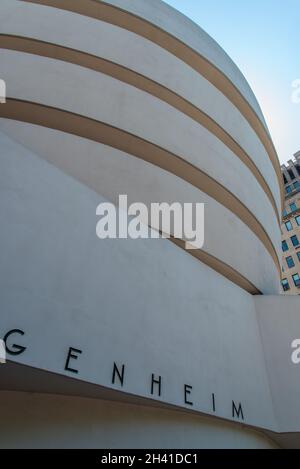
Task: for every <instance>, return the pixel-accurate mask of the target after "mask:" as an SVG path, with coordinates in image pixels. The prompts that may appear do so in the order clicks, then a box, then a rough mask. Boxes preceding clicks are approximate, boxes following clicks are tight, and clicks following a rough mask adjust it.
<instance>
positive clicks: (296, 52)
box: [165, 0, 300, 163]
mask: <svg viewBox="0 0 300 469" xmlns="http://www.w3.org/2000/svg"><path fill="white" fill-rule="evenodd" d="M165 1H166V3H168V4H169V5H171V6H173V7H174V8H176V9H177V10H179V11H181V12H182V13H184V14H185V15H186V16H188V17H189V18H191V19H192V20H193V21H195V22H196V23H197V24H199V25H200V26H201V27H202V28H203V29H204V30H205V31H206V32H207V33H208V34H210V35H211V36H212V37H213V38H214V39H215V40H216V41H217V42H218V43H219V44H220V46H221V47H223V49H225V51H226V52H227V53H228V54H229V55H230V57H231V58H232V59H233V60H234V62H235V63H236V64H237V65H238V66H239V68H240V69H241V71H242V72H243V74H244V75H245V77H246V79H247V80H248V82H249V84H250V86H251V87H252V89H253V91H254V93H255V95H256V97H257V99H258V101H259V103H260V105H261V108H262V111H263V113H264V116H265V118H266V121H267V124H268V127H269V129H270V132H271V135H272V137H273V141H274V143H275V146H276V149H277V152H278V156H279V159H280V161H281V162H282V163H284V162H286V161H287V160H288V159H290V158H291V157H292V155H293V154H294V153H296V151H298V150H300V128H299V127H300V125H299V124H300V103H299V104H294V103H293V102H292V99H291V95H292V92H293V88H292V82H293V81H294V80H296V79H300V0H165Z"/></svg>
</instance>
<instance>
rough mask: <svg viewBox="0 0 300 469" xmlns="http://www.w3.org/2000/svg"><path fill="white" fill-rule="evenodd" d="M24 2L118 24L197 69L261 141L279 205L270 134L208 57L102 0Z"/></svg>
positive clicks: (274, 158) (277, 165)
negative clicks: (273, 172) (240, 115)
mask: <svg viewBox="0 0 300 469" xmlns="http://www.w3.org/2000/svg"><path fill="white" fill-rule="evenodd" d="M22 1H23V2H27V3H36V4H40V5H45V6H50V7H54V8H59V9H62V10H67V11H71V12H74V13H78V14H81V15H84V16H88V17H91V18H95V19H99V20H102V21H105V22H107V23H110V24H114V25H116V26H119V27H121V28H124V29H127V30H129V31H131V32H134V33H136V34H138V35H140V36H142V37H144V38H146V39H148V40H150V41H152V42H154V43H156V44H158V45H159V46H160V47H162V48H164V49H166V50H168V51H169V52H170V53H172V54H173V55H175V56H176V57H178V58H179V59H181V60H183V61H184V62H185V63H186V64H188V65H189V66H190V67H192V68H193V69H194V70H196V71H197V72H199V73H200V74H201V75H202V76H203V77H204V78H206V79H207V80H208V81H210V82H211V83H212V84H213V85H214V86H215V87H216V88H217V89H218V90H219V91H221V92H222V93H223V94H224V95H225V96H226V97H227V98H228V99H229V100H230V101H231V102H232V103H233V104H234V105H235V106H236V107H237V108H238V109H239V110H240V112H241V113H242V114H243V116H244V117H245V118H246V119H247V121H248V122H249V124H250V125H251V127H252V128H253V130H254V131H255V133H256V134H257V136H258V137H259V139H260V140H261V142H262V144H263V145H264V147H265V149H266V151H267V153H268V155H269V158H270V160H271V163H272V165H273V167H274V170H275V172H276V174H277V179H278V182H279V186H280V191H281V202H282V207H283V200H284V193H283V184H282V178H281V169H280V163H279V160H278V157H277V154H276V150H275V147H274V145H273V142H272V140H271V138H270V135H269V133H268V131H267V129H266V127H265V125H264V123H263V122H262V120H261V119H260V117H259V116H258V114H257V112H256V111H255V110H254V109H253V107H252V106H251V105H250V103H249V102H248V101H247V99H246V98H245V97H244V96H243V95H242V93H241V91H240V90H239V89H238V88H237V87H236V85H235V84H234V83H233V82H232V81H231V80H230V79H229V78H228V77H227V76H226V75H225V74H224V73H223V72H222V71H221V70H220V69H219V68H217V67H216V66H215V65H213V64H212V63H211V62H210V61H209V60H208V59H206V58H205V57H203V56H202V55H200V54H199V53H198V52H196V51H195V50H194V49H192V48H191V47H190V46H188V45H186V44H185V43H184V42H182V41H181V40H179V39H178V38H176V37H175V36H173V35H171V34H170V33H168V32H166V31H164V30H163V29H161V28H159V27H158V26H156V25H154V24H152V23H150V22H149V21H147V20H145V19H142V18H141V17H138V16H136V15H134V14H133V13H130V12H128V11H126V10H122V9H120V8H118V7H116V6H113V5H111V4H107V3H105V2H103V1H101V2H98V1H95V0H85V1H83V0H77V1H76V2H73V1H69V0H22Z"/></svg>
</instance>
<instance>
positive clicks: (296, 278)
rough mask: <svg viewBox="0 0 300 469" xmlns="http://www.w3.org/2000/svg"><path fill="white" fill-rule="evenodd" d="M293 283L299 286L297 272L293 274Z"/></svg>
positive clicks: (299, 279) (299, 281)
mask: <svg viewBox="0 0 300 469" xmlns="http://www.w3.org/2000/svg"><path fill="white" fill-rule="evenodd" d="M293 280H294V284H295V286H296V287H300V277H299V274H295V275H293Z"/></svg>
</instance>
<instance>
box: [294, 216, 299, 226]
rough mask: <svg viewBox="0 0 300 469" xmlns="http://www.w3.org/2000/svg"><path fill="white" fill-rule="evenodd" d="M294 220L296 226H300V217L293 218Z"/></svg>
mask: <svg viewBox="0 0 300 469" xmlns="http://www.w3.org/2000/svg"><path fill="white" fill-rule="evenodd" d="M295 220H296V223H297V225H298V226H300V215H298V216H297V217H295Z"/></svg>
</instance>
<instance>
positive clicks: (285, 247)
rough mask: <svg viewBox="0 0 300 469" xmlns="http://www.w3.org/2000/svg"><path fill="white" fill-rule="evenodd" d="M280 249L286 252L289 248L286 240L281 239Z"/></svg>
mask: <svg viewBox="0 0 300 469" xmlns="http://www.w3.org/2000/svg"><path fill="white" fill-rule="evenodd" d="M282 250H283V252H286V251H288V250H289V247H288V243H287V242H286V241H282Z"/></svg>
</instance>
